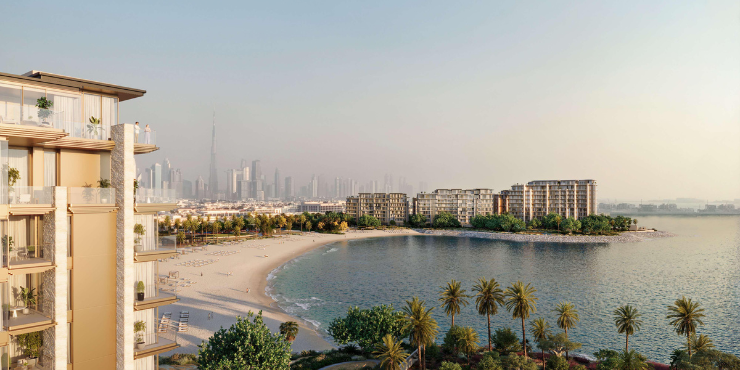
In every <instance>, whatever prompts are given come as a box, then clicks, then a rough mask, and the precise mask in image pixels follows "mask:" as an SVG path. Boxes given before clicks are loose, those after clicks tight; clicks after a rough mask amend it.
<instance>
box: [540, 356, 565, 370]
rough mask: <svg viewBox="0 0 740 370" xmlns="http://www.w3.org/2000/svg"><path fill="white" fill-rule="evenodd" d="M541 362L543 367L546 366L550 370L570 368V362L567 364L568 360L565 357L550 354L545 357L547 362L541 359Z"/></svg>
mask: <svg viewBox="0 0 740 370" xmlns="http://www.w3.org/2000/svg"><path fill="white" fill-rule="evenodd" d="M542 363H543V365H544V366H543V369H545V368H548V369H550V370H568V369H570V364H568V360H566V359H565V357H560V356H550V358H548V359H547V363H545V360H542Z"/></svg>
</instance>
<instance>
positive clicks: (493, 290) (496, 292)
mask: <svg viewBox="0 0 740 370" xmlns="http://www.w3.org/2000/svg"><path fill="white" fill-rule="evenodd" d="M473 291H474V292H476V295H475V308H476V309H478V314H480V315H486V318H487V319H488V350H489V351H490V350H491V315H495V314H497V313H498V306H503V305H504V291H503V290H501V288H500V285H499V283H497V282H496V279H491V280H486V279H485V278H480V279H478V283H476V284H475V285H474V286H473Z"/></svg>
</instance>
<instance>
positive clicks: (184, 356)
mask: <svg viewBox="0 0 740 370" xmlns="http://www.w3.org/2000/svg"><path fill="white" fill-rule="evenodd" d="M159 364H160V365H180V366H184V365H197V364H198V356H197V355H195V354H194V353H175V354H173V355H172V356H169V357H167V356H159Z"/></svg>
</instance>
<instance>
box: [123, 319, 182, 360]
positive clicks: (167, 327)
mask: <svg viewBox="0 0 740 370" xmlns="http://www.w3.org/2000/svg"><path fill="white" fill-rule="evenodd" d="M154 326H155V327H154V328H149V327H147V328H146V332H144V333H141V332H139V333H135V335H134V346H135V347H134V348H135V349H134V351H135V354H136V356H142V355H143V356H147V355H151V354H155V353H161V352H164V351H169V350H171V349H174V348H176V347H177V332H178V330H179V327H178V323H177V322H176V321H170V320H155V321H154Z"/></svg>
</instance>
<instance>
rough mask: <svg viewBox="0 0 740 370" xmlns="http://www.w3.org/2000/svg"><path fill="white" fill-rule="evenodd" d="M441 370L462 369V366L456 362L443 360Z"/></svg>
mask: <svg viewBox="0 0 740 370" xmlns="http://www.w3.org/2000/svg"><path fill="white" fill-rule="evenodd" d="M439 370H462V367H460V365H458V364H456V363H454V362H447V361H444V362H442V365H440V366H439Z"/></svg>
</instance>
